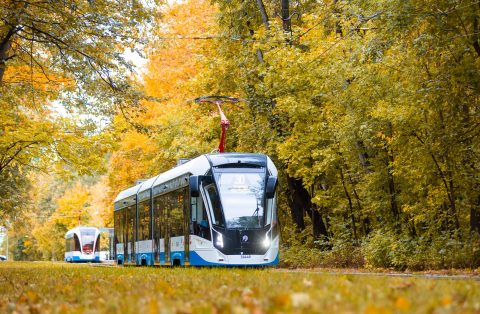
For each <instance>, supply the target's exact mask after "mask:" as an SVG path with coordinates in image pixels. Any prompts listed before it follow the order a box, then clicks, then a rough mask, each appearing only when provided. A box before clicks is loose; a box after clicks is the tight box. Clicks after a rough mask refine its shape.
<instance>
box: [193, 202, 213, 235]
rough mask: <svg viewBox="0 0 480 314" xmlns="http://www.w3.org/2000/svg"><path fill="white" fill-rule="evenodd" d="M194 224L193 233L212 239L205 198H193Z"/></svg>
mask: <svg viewBox="0 0 480 314" xmlns="http://www.w3.org/2000/svg"><path fill="white" fill-rule="evenodd" d="M192 226H193V234H194V235H197V236H199V237H202V238H204V239H207V240H210V238H211V236H210V224H209V223H208V216H207V210H206V207H205V203H204V202H203V198H201V197H199V198H192Z"/></svg>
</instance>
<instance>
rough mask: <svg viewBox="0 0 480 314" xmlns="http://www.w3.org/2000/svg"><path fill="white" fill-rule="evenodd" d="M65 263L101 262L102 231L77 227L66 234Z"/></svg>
mask: <svg viewBox="0 0 480 314" xmlns="http://www.w3.org/2000/svg"><path fill="white" fill-rule="evenodd" d="M65 246H66V248H65V261H66V262H72V263H80V262H100V230H99V229H98V228H95V227H77V228H73V229H71V230H68V231H67V233H66V234H65Z"/></svg>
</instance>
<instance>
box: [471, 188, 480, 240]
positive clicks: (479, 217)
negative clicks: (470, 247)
mask: <svg viewBox="0 0 480 314" xmlns="http://www.w3.org/2000/svg"><path fill="white" fill-rule="evenodd" d="M474 205H475V206H474V207H472V208H470V230H471V231H472V232H477V233H479V234H480V210H479V209H480V196H479V197H478V198H477V202H476V204H474Z"/></svg>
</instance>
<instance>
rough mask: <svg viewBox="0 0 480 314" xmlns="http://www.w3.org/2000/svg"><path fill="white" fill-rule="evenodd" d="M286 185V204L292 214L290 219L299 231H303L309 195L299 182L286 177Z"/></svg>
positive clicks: (308, 205) (309, 202)
mask: <svg viewBox="0 0 480 314" xmlns="http://www.w3.org/2000/svg"><path fill="white" fill-rule="evenodd" d="M287 183H288V190H289V191H288V195H289V197H288V203H289V206H290V209H291V213H292V219H293V222H294V223H295V225H296V226H297V227H298V228H299V229H300V230H304V229H305V220H304V215H305V212H306V211H307V210H309V207H310V205H311V201H310V195H309V194H308V191H307V190H306V189H305V187H304V186H303V184H302V181H301V180H298V179H295V178H292V177H290V176H287Z"/></svg>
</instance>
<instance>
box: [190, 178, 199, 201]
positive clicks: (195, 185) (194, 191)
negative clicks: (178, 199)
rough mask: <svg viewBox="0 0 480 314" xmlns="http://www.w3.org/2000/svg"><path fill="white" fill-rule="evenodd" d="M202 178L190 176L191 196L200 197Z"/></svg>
mask: <svg viewBox="0 0 480 314" xmlns="http://www.w3.org/2000/svg"><path fill="white" fill-rule="evenodd" d="M200 177H201V176H190V178H189V180H190V181H189V184H190V196H191V197H198V196H199V195H200V182H201V181H200Z"/></svg>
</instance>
